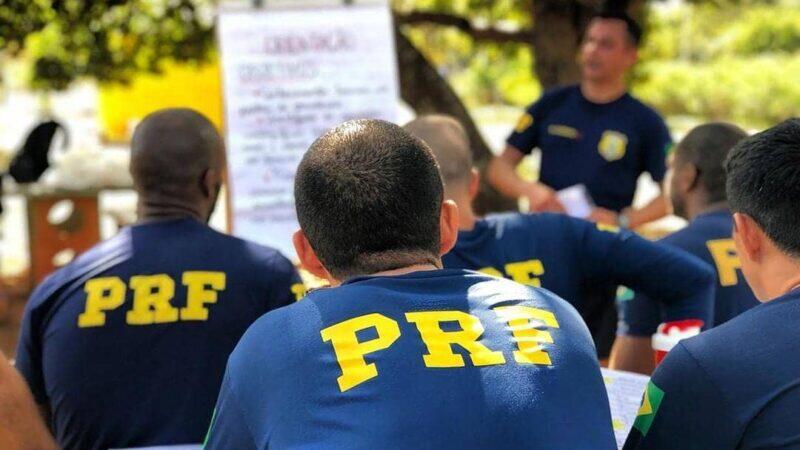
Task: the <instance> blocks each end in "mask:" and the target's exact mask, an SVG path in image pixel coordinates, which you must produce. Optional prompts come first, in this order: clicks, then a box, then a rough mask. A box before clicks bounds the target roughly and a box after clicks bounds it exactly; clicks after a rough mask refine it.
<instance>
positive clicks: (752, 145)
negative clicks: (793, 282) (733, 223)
mask: <svg viewBox="0 0 800 450" xmlns="http://www.w3.org/2000/svg"><path fill="white" fill-rule="evenodd" d="M725 170H726V171H727V173H728V203H729V204H730V207H731V210H733V211H734V212H741V213H744V214H747V215H748V216H750V217H752V218H753V220H755V221H756V223H758V224H759V226H761V228H762V229H763V230H764V233H765V234H766V235H767V236H768V237H769V238H770V239H771V240H772V241H773V242H774V243H775V245H777V246H778V248H780V249H781V250H783V251H784V252H786V253H788V254H789V255H791V256H793V257H800V119H797V118H795V119H789V120H787V121H785V122H783V123H781V124H779V125H776V126H774V127H772V128H770V129H768V130H766V131H762V132H761V133H758V134H756V135H753V136H751V137H749V138H747V139H745V140H743V141H742V142H740V143H739V144H738V145H737V146H736V147H735V148H734V149H733V150H732V151H731V153H730V155H729V156H728V160H727V161H726V162H725Z"/></svg>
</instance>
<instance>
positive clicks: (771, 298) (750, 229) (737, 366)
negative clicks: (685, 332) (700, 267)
mask: <svg viewBox="0 0 800 450" xmlns="http://www.w3.org/2000/svg"><path fill="white" fill-rule="evenodd" d="M725 168H726V171H727V174H728V180H727V193H728V204H729V205H730V209H731V211H732V212H733V223H734V226H733V240H734V242H735V245H736V251H737V252H738V255H739V259H740V260H741V265H742V273H743V274H744V277H745V278H746V279H747V282H748V283H749V284H750V287H751V288H752V289H753V293H754V294H755V296H756V298H758V299H759V301H761V302H762V304H760V305H758V306H756V307H754V308H752V309H750V310H749V311H746V312H744V313H742V314H740V315H739V316H737V317H735V318H733V319H731V320H729V321H728V322H726V323H724V324H722V325H720V326H719V327H716V328H714V329H711V330H709V331H706V332H704V333H701V334H700V335H699V336H695V337H693V338H690V339H686V340H683V341H681V342H680V343H678V344H677V345H676V346H675V347H674V348H673V349H672V350H671V351H670V352H669V354H667V357H666V358H665V359H664V361H663V362H662V363H661V365H659V366H658V369H656V371H655V373H654V374H653V377H652V378H651V380H650V383H649V384H648V386H647V390H646V391H645V394H644V397H643V401H642V406H641V408H640V409H639V414H638V417H637V418H636V421H635V422H634V425H633V429H632V430H631V434H630V435H629V436H628V440H627V441H626V443H625V448H626V449H643V450H646V449H654V450H657V449H664V450H667V449H669V450H673V449H682V450H693V449H697V450H701V449H702V450H706V449H715V450H728V449H731V450H732V449H741V450H750V449H797V448H800V426H798V423H799V421H800V345H798V339H799V338H800V332H798V323H800V231H798V230H800V201H798V199H800V120H798V119H791V120H787V121H785V122H783V123H781V124H780V125H777V126H776V127H774V128H771V129H769V130H767V131H764V132H762V133H759V134H756V135H755V136H752V137H750V138H747V139H745V140H743V141H742V142H740V143H739V144H738V145H737V146H736V147H735V148H734V149H733V150H732V151H731V154H730V156H728V160H727V161H726V163H725Z"/></svg>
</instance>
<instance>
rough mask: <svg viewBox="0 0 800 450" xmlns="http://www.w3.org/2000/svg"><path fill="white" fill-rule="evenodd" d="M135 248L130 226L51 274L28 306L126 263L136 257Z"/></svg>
mask: <svg viewBox="0 0 800 450" xmlns="http://www.w3.org/2000/svg"><path fill="white" fill-rule="evenodd" d="M133 251H134V250H133V246H132V243H131V237H130V233H129V229H123V230H122V231H121V232H120V233H118V234H117V235H116V236H114V237H112V238H110V239H108V240H105V241H103V242H100V243H98V244H97V245H95V246H94V247H92V248H90V249H89V250H87V251H85V252H84V253H82V254H81V255H80V256H78V257H77V258H75V260H73V261H72V262H70V263H69V264H67V265H66V266H64V267H62V268H60V269H58V270H56V271H54V272H53V273H51V274H50V275H48V276H47V277H46V278H45V279H44V280H42V282H41V283H40V284H39V285H38V286H37V287H36V289H34V291H33V293H32V294H31V296H30V299H29V300H28V304H27V305H26V307H27V308H28V309H34V308H38V307H40V306H42V304H43V303H45V302H46V301H47V300H48V299H50V298H52V296H53V295H55V294H57V293H58V292H60V291H61V290H62V289H64V288H66V287H68V286H70V285H73V284H76V283H80V282H81V281H83V280H84V279H86V278H89V277H91V276H93V275H95V274H97V273H101V272H105V271H108V270H110V269H112V268H114V267H115V266H118V265H120V264H123V263H125V262H126V261H128V260H130V259H131V258H132V257H133Z"/></svg>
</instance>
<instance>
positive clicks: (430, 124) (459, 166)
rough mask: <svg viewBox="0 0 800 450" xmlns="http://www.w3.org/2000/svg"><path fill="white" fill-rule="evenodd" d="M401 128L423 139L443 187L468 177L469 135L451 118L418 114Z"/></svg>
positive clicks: (469, 165) (469, 158)
mask: <svg viewBox="0 0 800 450" xmlns="http://www.w3.org/2000/svg"><path fill="white" fill-rule="evenodd" d="M403 129H405V130H406V131H408V132H409V133H411V134H412V135H414V136H416V137H418V138H420V139H422V140H423V141H424V142H425V143H426V144H428V147H430V149H431V151H432V152H433V156H434V157H435V158H436V162H437V163H438V164H439V170H440V171H441V173H442V180H443V181H444V184H445V188H446V189H447V188H448V186H450V185H451V184H455V183H460V182H463V181H465V180H469V175H470V173H471V171H472V152H471V151H470V147H469V136H468V135H467V132H466V130H464V127H463V126H462V125H461V123H459V121H458V120H456V119H455V118H454V117H451V116H446V115H442V114H432V115H428V116H421V117H418V118H416V119H414V120H412V121H411V122H409V123H407V124H405V125H404V126H403Z"/></svg>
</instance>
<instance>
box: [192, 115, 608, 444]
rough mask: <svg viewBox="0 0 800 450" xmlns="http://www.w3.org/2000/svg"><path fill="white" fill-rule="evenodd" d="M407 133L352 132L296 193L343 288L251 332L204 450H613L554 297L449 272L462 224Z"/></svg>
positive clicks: (317, 260)
mask: <svg viewBox="0 0 800 450" xmlns="http://www.w3.org/2000/svg"><path fill="white" fill-rule="evenodd" d="M442 192H443V188H442V182H441V178H440V176H439V172H438V169H437V167H436V162H435V160H434V158H433V155H432V154H431V153H430V150H429V149H428V148H427V146H426V145H425V144H424V143H423V142H422V141H420V140H418V139H416V138H414V137H412V136H411V135H409V134H408V133H406V132H405V131H403V129H402V128H400V127H398V126H396V125H392V124H389V123H386V122H381V121H377V120H360V121H352V122H346V123H344V124H342V125H340V126H339V127H336V128H334V129H332V130H330V131H328V132H327V133H326V134H324V135H323V136H322V137H321V138H319V139H318V140H317V141H316V142H315V143H314V144H313V145H312V146H311V148H310V149H309V151H308V153H306V155H305V157H304V158H303V160H302V162H301V163H300V166H299V168H298V171H297V177H296V179H295V198H296V202H297V215H298V219H299V221H300V227H301V230H300V231H298V232H297V234H295V237H294V245H295V248H296V249H297V251H298V255H299V256H300V259H301V261H302V262H303V265H304V267H305V268H307V269H308V270H310V271H311V272H312V273H314V274H315V275H317V276H319V277H323V278H326V279H328V280H329V281H330V282H331V285H332V286H334V287H331V288H325V289H320V290H317V291H312V292H311V293H310V294H309V295H308V296H307V297H306V298H305V299H304V300H303V301H302V302H298V303H295V304H294V305H292V306H289V307H287V308H282V309H280V310H277V311H273V312H271V313H269V314H267V315H265V316H264V317H262V318H261V319H260V320H259V321H258V322H256V323H255V324H254V325H253V326H252V327H251V328H250V329H249V330H248V331H247V333H245V336H244V337H243V338H242V340H241V342H239V345H238V346H237V347H236V350H235V351H234V352H233V354H232V355H231V358H230V361H229V362H228V369H227V372H226V375H225V380H224V381H223V386H222V390H221V392H220V397H219V400H218V403H217V410H216V416H215V417H216V419H215V421H214V422H213V424H212V426H211V429H210V432H209V438H208V441H207V443H206V449H214V450H216V449H233V448H235V449H237V450H247V449H266V448H326V449H336V448H365V449H366V448H370V449H374V448H408V449H412V448H459V449H487V448H493V449H519V448H546V449H549V450H558V449H579V448H580V449H589V448H591V449H599V450H605V449H613V448H615V444H614V437H613V435H612V431H611V418H610V412H609V406H608V403H607V402H608V399H607V397H606V393H605V389H604V386H603V380H602V377H601V375H600V369H599V367H598V364H597V361H596V359H595V356H594V348H593V347H592V343H591V338H590V336H589V333H588V332H587V330H586V327H585V326H584V324H583V323H582V322H581V318H580V316H579V315H578V314H577V312H575V310H574V309H573V308H572V307H571V306H570V305H569V304H567V303H566V302H564V301H563V300H561V299H559V298H558V297H556V296H555V295H553V294H551V293H549V292H547V291H544V290H541V289H536V288H532V287H528V286H523V285H520V284H517V283H514V282H511V281H508V280H502V279H498V278H495V277H490V276H486V275H482V274H478V273H474V272H467V271H464V270H441V265H442V264H441V259H440V255H441V254H443V253H445V252H447V250H449V249H450V248H451V247H452V246H453V243H454V242H455V239H456V234H457V228H458V211H457V208H456V206H455V205H454V204H453V203H452V202H450V201H443V195H442Z"/></svg>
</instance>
